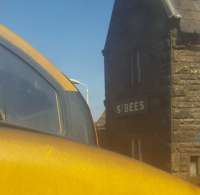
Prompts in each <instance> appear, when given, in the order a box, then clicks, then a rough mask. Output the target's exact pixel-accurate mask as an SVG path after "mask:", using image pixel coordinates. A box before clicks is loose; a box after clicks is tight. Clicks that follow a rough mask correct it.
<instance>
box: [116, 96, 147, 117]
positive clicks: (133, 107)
mask: <svg viewBox="0 0 200 195" xmlns="http://www.w3.org/2000/svg"><path fill="white" fill-rule="evenodd" d="M145 110H146V101H144V100H132V101H127V102H126V103H120V104H116V105H115V106H114V112H115V114H117V115H127V114H131V113H142V112H144V111H145Z"/></svg>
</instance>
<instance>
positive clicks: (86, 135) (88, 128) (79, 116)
mask: <svg viewBox="0 0 200 195" xmlns="http://www.w3.org/2000/svg"><path fill="white" fill-rule="evenodd" d="M66 102H67V105H68V110H70V118H69V124H71V125H70V127H69V129H68V131H67V132H66V136H67V137H68V138H70V139H72V140H75V141H78V142H81V143H85V144H95V143H96V141H95V140H96V139H95V131H94V127H93V122H92V118H91V114H90V111H89V108H88V106H87V104H86V102H85V101H84V99H83V98H82V97H81V95H80V93H78V92H74V93H72V92H66Z"/></svg>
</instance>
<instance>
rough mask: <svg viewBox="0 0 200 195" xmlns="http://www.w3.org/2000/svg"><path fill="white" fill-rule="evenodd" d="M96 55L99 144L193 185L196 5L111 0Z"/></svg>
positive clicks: (198, 119)
mask: <svg viewBox="0 0 200 195" xmlns="http://www.w3.org/2000/svg"><path fill="white" fill-rule="evenodd" d="M103 55H104V58H105V92H106V100H105V105H106V129H107V132H106V137H107V138H106V140H107V141H106V143H104V147H107V148H108V149H111V150H113V151H117V152H120V153H122V154H125V155H128V156H132V157H134V158H136V159H139V160H142V161H144V162H147V163H149V164H151V165H153V166H156V167H158V168H161V169H163V170H166V171H169V172H171V173H173V174H174V175H177V176H180V177H182V178H185V179H188V180H190V179H192V180H193V179H197V181H198V176H200V0H151V1H150V0H116V1H115V4H114V9H113V13H112V18H111V23H110V27H109V31H108V36H107V40H106V44H105V48H104V50H103ZM199 181H200V180H199Z"/></svg>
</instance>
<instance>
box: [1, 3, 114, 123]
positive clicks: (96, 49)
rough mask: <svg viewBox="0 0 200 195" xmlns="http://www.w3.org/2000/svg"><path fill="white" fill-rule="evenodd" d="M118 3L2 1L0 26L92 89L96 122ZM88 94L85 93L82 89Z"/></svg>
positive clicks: (100, 111)
mask: <svg viewBox="0 0 200 195" xmlns="http://www.w3.org/2000/svg"><path fill="white" fill-rule="evenodd" d="M113 3H114V0H59V1H56V0H42V1H41V0H32V1H31V0H29V1H27V0H1V6H0V22H1V23H2V24H4V25H6V26H7V27H9V28H11V29H12V30H13V31H14V32H16V33H17V34H18V35H20V36H21V37H23V38H24V39H25V40H27V41H28V42H29V43H31V44H32V46H33V47H35V48H36V49H38V50H39V51H40V52H41V53H43V54H44V55H45V56H46V57H47V58H48V59H49V60H50V61H52V62H53V63H54V64H55V65H56V66H57V67H58V68H59V69H60V70H62V71H63V72H64V73H66V74H67V75H68V76H69V77H72V78H75V79H78V80H80V81H82V82H83V83H86V84H87V85H88V86H89V95H90V108H91V111H92V113H93V117H94V119H97V118H98V117H99V115H100V114H101V113H102V112H103V110H104V105H103V100H104V64H103V56H102V53H101V51H102V49H103V47H104V43H105V39H106V35H107V31H108V26H109V21H110V17H111V13H112V7H113ZM81 91H82V93H84V89H81Z"/></svg>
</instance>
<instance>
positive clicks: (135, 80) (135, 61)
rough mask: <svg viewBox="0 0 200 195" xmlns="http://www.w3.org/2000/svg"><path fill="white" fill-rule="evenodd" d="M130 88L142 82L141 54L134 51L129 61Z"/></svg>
mask: <svg viewBox="0 0 200 195" xmlns="http://www.w3.org/2000/svg"><path fill="white" fill-rule="evenodd" d="M130 61H131V62H130V74H131V86H134V85H136V84H139V83H141V82H142V67H141V54H140V51H139V50H136V51H135V52H134V53H133V55H131V59H130Z"/></svg>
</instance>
